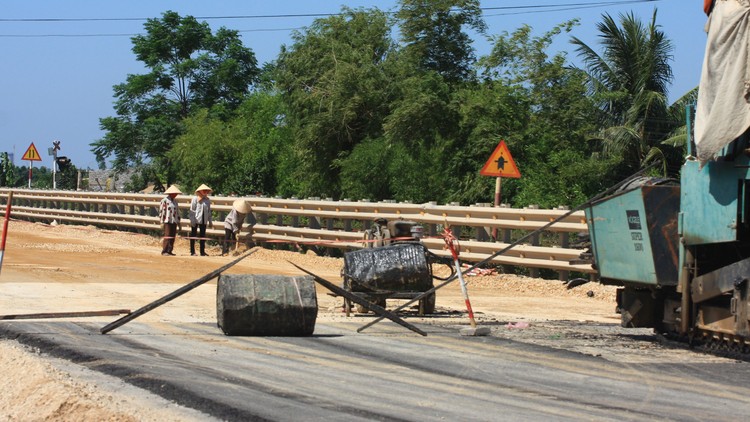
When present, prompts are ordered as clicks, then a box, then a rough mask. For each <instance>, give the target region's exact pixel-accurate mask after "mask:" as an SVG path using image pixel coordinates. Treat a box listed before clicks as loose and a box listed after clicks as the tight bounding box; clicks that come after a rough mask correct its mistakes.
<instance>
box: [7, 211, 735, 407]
mask: <svg viewBox="0 0 750 422" xmlns="http://www.w3.org/2000/svg"><path fill="white" fill-rule="evenodd" d="M177 252H178V253H177V255H178V256H175V257H162V256H161V255H160V254H159V246H158V239H155V238H153V237H150V236H146V235H138V234H131V233H119V232H112V231H104V230H99V229H95V228H93V227H81V226H65V225H46V224H39V223H36V224H33V223H26V222H20V221H13V222H11V225H10V228H9V232H8V243H7V246H6V253H5V257H4V262H3V268H2V272H1V273H0V309H2V311H0V313H2V314H3V315H12V314H30V313H43V312H80V311H99V310H111V309H131V310H135V309H137V308H140V307H141V306H144V305H146V304H148V303H150V302H152V301H154V300H156V299H158V298H160V297H163V296H165V295H167V294H169V293H170V292H172V291H174V290H176V289H178V288H180V287H181V286H183V285H185V284H187V283H189V282H191V281H193V280H195V279H197V278H199V277H201V276H202V275H204V274H206V273H208V272H210V271H212V270H214V269H216V268H218V267H221V266H222V265H224V264H226V263H228V262H229V261H231V260H232V259H233V257H231V256H228V257H221V256H218V252H219V251H218V247H216V246H213V247H212V248H211V254H212V255H213V256H209V257H191V256H189V253H188V247H187V242H186V241H185V240H182V239H180V240H178V242H177ZM288 261H292V262H295V263H297V264H298V265H300V266H302V267H304V268H307V269H310V270H311V271H313V272H315V273H317V274H319V275H321V276H323V277H325V278H327V279H329V280H331V281H333V282H339V281H340V278H339V272H340V269H341V265H342V262H341V260H340V259H336V258H326V257H318V256H314V255H310V254H301V253H296V252H283V251H268V250H264V249H258V250H256V251H255V252H254V253H253V254H252V255H250V256H249V257H248V258H246V259H245V260H244V261H242V262H241V263H240V264H238V265H237V266H235V267H233V268H232V269H231V270H230V271H229V272H231V273H255V274H278V275H292V274H299V271H298V270H296V269H295V268H294V267H293V266H291V265H290V264H289V263H288ZM437 271H441V270H437ZM466 278H467V280H468V281H469V294H470V295H471V299H472V305H473V307H474V310H475V313H476V316H477V319H478V322H479V324H480V325H482V326H485V327H489V328H490V329H491V334H490V335H489V336H483V337H470V336H468V337H467V336H461V335H460V334H459V330H460V329H461V328H465V327H467V326H468V321H467V318H466V313H465V309H464V303H463V298H462V296H461V294H460V290H459V289H458V286H456V285H453V284H451V285H449V286H447V287H446V288H444V289H441V290H440V291H438V295H437V298H438V299H437V312H436V314H435V315H432V316H428V317H419V316H417V315H416V313H415V310H414V309H410V310H409V311H407V312H405V313H402V314H401V315H402V316H403V317H404V318H405V319H406V321H408V322H409V323H412V324H415V325H417V326H418V327H420V329H422V330H424V331H425V332H427V334H428V335H427V336H424V337H423V336H420V335H418V334H415V333H413V332H411V331H408V330H406V329H404V328H403V327H401V326H398V325H396V324H394V323H392V322H387V321H386V322H382V323H380V324H377V325H375V326H373V327H371V328H369V329H368V330H365V331H363V332H362V333H357V332H356V329H357V328H358V327H360V326H362V325H363V324H365V323H366V322H369V321H371V320H372V318H373V317H372V316H366V315H356V316H350V317H347V316H345V315H344V314H343V313H342V312H341V299H340V298H335V297H332V296H331V295H329V294H327V292H326V291H325V290H324V289H322V288H321V289H319V290H318V294H317V298H318V304H319V311H318V317H317V321H316V326H315V332H314V334H313V336H310V337H301V338H292V337H228V336H224V335H223V334H222V332H221V331H220V330H219V329H218V328H217V326H216V310H215V304H216V284H215V282H209V283H207V284H204V285H202V286H200V287H198V288H196V289H194V290H192V291H190V292H189V293H187V294H185V295H183V296H181V297H179V298H177V299H175V300H173V301H171V302H169V303H167V304H165V305H163V306H160V307H158V308H156V309H154V310H153V311H151V312H148V313H146V314H144V315H143V316H141V317H139V318H137V319H135V320H133V321H132V322H129V323H128V324H125V325H123V326H121V327H119V328H117V329H115V330H113V331H111V332H109V333H108V334H106V335H102V334H100V329H101V328H102V327H103V326H105V325H106V324H108V323H110V322H112V321H113V320H115V319H116V318H117V317H114V316H113V317H92V318H62V319H33V320H30V319H19V320H11V321H0V338H2V339H3V340H0V354H2V356H3V359H2V360H1V362H0V371H2V372H3V374H4V376H3V377H2V380H1V381H0V416H1V417H2V418H3V419H7V420H114V421H129V420H138V421H143V420H147V421H148V420H153V421H157V420H158V421H164V420H180V421H183V420H211V419H216V420H299V419H303V418H304V419H305V420H317V419H320V420H323V419H325V420H348V421H349V420H415V421H416V420H477V421H485V420H486V421H490V420H542V419H544V420H549V419H553V420H581V419H589V420H590V419H594V420H623V419H625V420H636V419H637V420H643V419H678V420H706V419H712V420H738V419H744V418H745V417H746V414H747V409H748V408H750V396H749V395H748V394H747V391H748V386H750V366H749V365H748V363H745V362H737V361H734V360H731V359H725V358H719V357H714V356H708V355H703V354H699V353H697V352H695V351H691V350H688V349H687V348H685V347H683V346H681V345H677V344H672V343H669V342H665V341H662V340H661V339H660V338H659V337H658V336H655V335H654V334H652V333H651V332H650V331H648V330H643V329H640V330H626V329H623V328H620V327H619V324H618V321H619V318H618V315H616V314H615V313H614V309H615V305H614V289H613V288H612V287H606V286H600V285H598V284H594V283H588V284H585V285H583V286H579V287H576V288H574V289H566V288H565V287H564V285H563V284H562V283H561V282H559V281H555V280H540V279H530V278H525V277H519V276H512V275H489V276H482V277H470V276H467V277H466ZM398 304H399V302H397V301H393V303H391V302H390V301H389V303H388V305H389V308H391V309H393V308H394V307H396V306H397V305H398Z"/></svg>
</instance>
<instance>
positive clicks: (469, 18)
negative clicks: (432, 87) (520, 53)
mask: <svg viewBox="0 0 750 422" xmlns="http://www.w3.org/2000/svg"><path fill="white" fill-rule="evenodd" d="M399 3H400V9H399V10H398V12H397V13H396V17H397V18H398V19H399V22H400V30H401V37H402V41H403V42H404V43H405V48H404V54H405V55H406V57H407V58H408V59H409V60H413V61H414V62H415V64H416V67H417V68H419V69H422V70H424V71H435V72H437V73H438V74H440V75H441V76H442V77H444V78H445V79H446V80H448V81H462V80H466V79H467V78H469V77H471V76H472V73H473V72H472V69H473V65H474V62H475V61H476V60H475V56H474V48H473V47H472V46H471V44H472V40H471V37H470V36H469V35H468V34H467V33H466V31H465V30H466V29H473V30H475V31H476V32H477V33H479V34H483V33H484V32H485V31H486V29H487V25H486V24H485V22H484V20H483V19H482V10H481V8H480V5H479V0H432V1H424V0H401V1H400V2H399Z"/></svg>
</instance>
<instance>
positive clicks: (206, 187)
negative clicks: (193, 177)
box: [195, 183, 214, 193]
mask: <svg viewBox="0 0 750 422" xmlns="http://www.w3.org/2000/svg"><path fill="white" fill-rule="evenodd" d="M202 190H207V191H208V192H209V193H210V192H213V191H214V190H213V189H211V188H209V187H208V186H206V184H205V183H204V184H202V185H200V186H198V188H197V189H196V190H195V192H196V193H197V192H199V191H202Z"/></svg>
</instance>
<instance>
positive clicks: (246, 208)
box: [232, 199, 253, 214]
mask: <svg viewBox="0 0 750 422" xmlns="http://www.w3.org/2000/svg"><path fill="white" fill-rule="evenodd" d="M232 208H234V209H235V210H237V212H239V213H241V214H247V213H249V212H250V211H252V210H253V209H252V208H250V204H248V203H247V201H245V200H244V199H238V200H236V201H234V202H233V203H232Z"/></svg>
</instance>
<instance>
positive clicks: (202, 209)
mask: <svg viewBox="0 0 750 422" xmlns="http://www.w3.org/2000/svg"><path fill="white" fill-rule="evenodd" d="M189 214H190V225H191V226H197V225H198V224H208V223H210V222H211V200H210V199H209V198H208V196H204V197H203V198H200V197H199V196H198V195H195V196H194V197H193V199H192V201H190V213H189Z"/></svg>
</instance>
